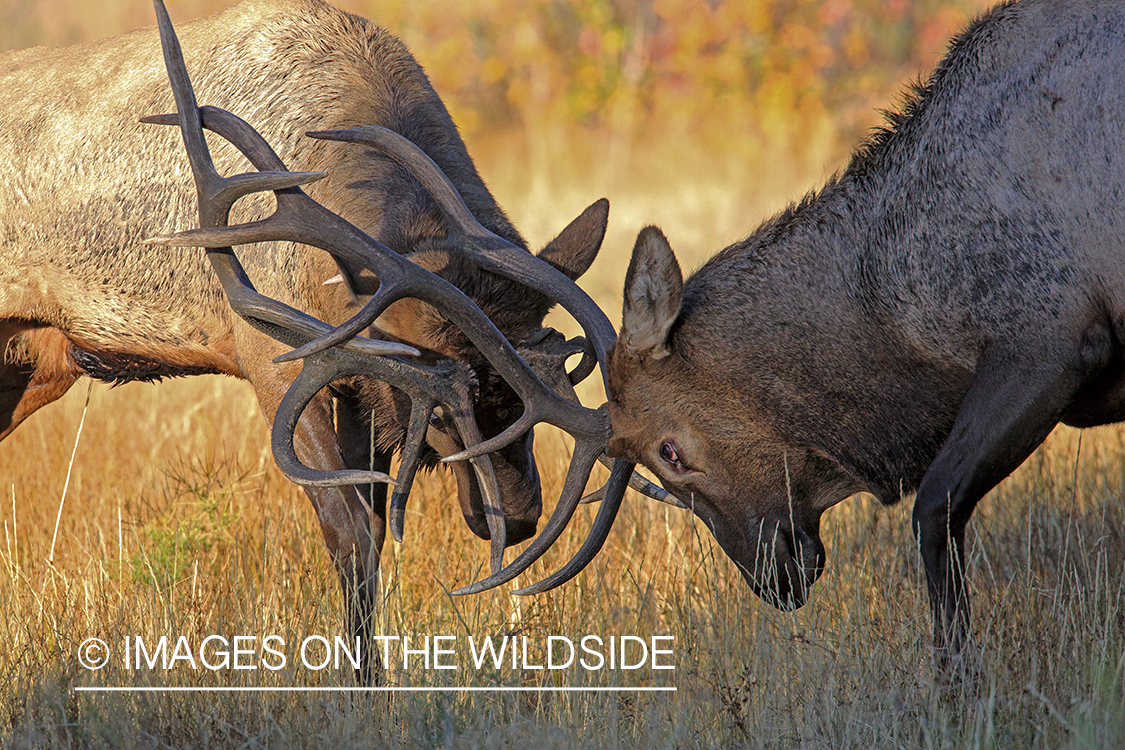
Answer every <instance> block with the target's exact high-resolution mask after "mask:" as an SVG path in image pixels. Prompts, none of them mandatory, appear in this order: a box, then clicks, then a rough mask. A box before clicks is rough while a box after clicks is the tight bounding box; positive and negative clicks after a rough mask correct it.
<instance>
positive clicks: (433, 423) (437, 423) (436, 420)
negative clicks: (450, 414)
mask: <svg viewBox="0 0 1125 750" xmlns="http://www.w3.org/2000/svg"><path fill="white" fill-rule="evenodd" d="M430 427H433V428H434V429H435V430H444V429H445V420H444V419H442V418H441V415H439V414H438V413H437V412H436V411H435V412H432V413H431V414H430Z"/></svg>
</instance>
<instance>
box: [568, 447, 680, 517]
mask: <svg viewBox="0 0 1125 750" xmlns="http://www.w3.org/2000/svg"><path fill="white" fill-rule="evenodd" d="M598 463H600V464H601V465H602V466H605V467H606V468H607V469H612V468H613V459H612V458H610V457H609V456H606V455H601V456H598ZM629 487H630V488H631V489H634V490H636V491H637V492H639V493H641V494H642V495H645V496H646V497H651V498H652V499H653V500H656V501H657V502H660V503H665V504H667V505H671V506H673V507H675V508H683V509H684V510H688V507H687V506H686V505H684V504H683V503H682V502H680V499H679V498H677V497H676V496H675V495H673V494H672V493H671V492H668V491H667V490H666V489H664V488H663V487H660V486H659V485H655V484H653V483H652V482H650V481H648V480H647V479H645V478H644V477H643V476H641V475H640V474H639V473H637V472H635V471H634V472H633V475H632V476H630V477H629ZM605 490H606V486H604V485H603V486H602V487H601V488H600V489H598V490H595V491H594V492H591V493H590V494H589V495H587V496H586V497H584V498H582V504H583V505H586V504H587V503H596V502H600V501H601V499H602V497H603V495H604V494H605Z"/></svg>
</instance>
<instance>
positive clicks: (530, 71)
mask: <svg viewBox="0 0 1125 750" xmlns="http://www.w3.org/2000/svg"><path fill="white" fill-rule="evenodd" d="M232 4H233V3H232V2H231V1H230V0H171V1H170V2H169V3H168V5H169V10H170V13H171V15H172V19H173V21H174V22H182V21H186V20H188V19H192V18H197V17H199V16H203V15H207V14H210V13H216V12H219V11H221V10H223V9H224V8H226V7H229V6H230V5H232ZM336 4H337V5H339V6H341V7H343V8H345V9H346V10H349V11H351V12H354V13H358V14H360V15H363V16H365V17H367V18H369V19H371V20H373V21H375V22H376V23H378V24H380V25H381V26H383V27H384V28H386V29H389V30H391V31H392V32H394V33H395V34H397V35H398V36H400V37H401V38H402V39H403V41H405V42H406V44H407V45H408V47H409V48H410V49H411V50H412V51H413V53H414V55H415V56H416V57H417V59H418V60H419V62H421V64H422V66H423V67H424V68H425V69H426V71H427V73H428V74H429V76H430V78H431V80H432V81H433V84H434V86H435V88H436V89H437V91H438V94H439V95H440V96H441V97H442V98H443V99H444V101H445V103H446V105H447V106H448V107H449V109H450V111H451V112H452V115H453V119H454V121H455V122H456V123H457V124H458V126H459V127H460V129H461V132H462V134H463V136H464V138H465V140H466V141H467V143H468V145H469V151H470V153H471V154H472V155H473V156H474V158H475V159H476V161H477V163H478V167H479V168H480V170H481V172H482V174H483V176H484V178H485V180H486V181H487V182H488V183H489V184H490V186H491V187H492V188H493V190H494V192H495V193H496V195H497V198H498V200H499V201H500V204H501V205H502V206H504V207H505V208H506V209H507V210H508V211H509V213H510V214H511V215H512V216H513V218H514V219H515V221H516V223H517V225H518V226H519V227H520V228H521V229H522V230H523V231H524V232H525V234H526V236H528V238H529V240H531V242H532V244H533V245H536V246H538V245H541V244H542V243H544V242H546V241H547V240H549V239H550V238H551V237H552V236H553V235H554V234H555V233H556V232H557V231H558V230H559V229H561V228H562V226H564V225H565V223H566V221H568V220H569V219H570V218H571V217H573V216H574V215H576V214H577V213H578V212H579V211H580V210H581V209H582V208H583V207H584V206H586V205H587V204H589V203H590V202H592V201H593V200H596V199H597V198H599V197H602V196H603V195H604V196H607V197H609V198H610V199H611V202H612V204H613V210H612V212H611V217H610V218H611V232H610V241H609V243H608V244H607V246H606V250H605V256H606V257H605V258H603V259H602V261H601V262H600V263H599V265H597V266H595V275H594V277H592V278H591V279H589V280H588V281H587V286H590V287H591V291H593V292H594V293H595V294H596V295H598V296H602V295H603V294H604V295H607V296H608V297H609V298H610V299H614V298H616V297H619V295H620V289H619V284H620V279H621V277H622V275H623V271H624V266H625V263H626V262H627V254H628V251H629V249H631V247H632V239H633V238H634V237H635V236H636V232H637V230H639V229H640V227H641V226H642V225H644V224H646V223H656V224H660V225H661V226H662V227H663V228H664V229H665V231H666V232H667V233H668V235H669V239H670V240H671V242H672V244H673V247H674V248H676V250H677V252H678V253H679V254H680V256H681V258H685V259H686V262H685V266H687V267H689V268H690V267H692V266H693V265H696V264H697V262H698V260H699V259H700V258H703V257H706V256H709V255H710V254H712V253H713V252H715V251H717V250H719V249H720V248H721V247H723V246H725V245H726V244H729V243H730V242H732V241H734V240H736V239H738V238H740V237H741V236H743V235H745V234H746V233H748V232H749V231H751V230H752V229H753V228H754V227H755V226H756V225H757V224H758V223H759V221H760V220H761V219H762V218H764V217H765V216H767V215H768V214H769V213H772V212H773V211H774V210H776V209H777V208H779V207H780V206H782V205H784V204H785V203H786V202H788V201H790V200H793V199H794V198H797V197H799V196H800V195H801V194H803V193H804V192H806V191H808V190H809V189H811V188H813V187H814V186H815V185H816V184H817V183H819V182H820V181H822V180H823V178H824V177H825V176H827V175H829V174H831V173H832V172H834V171H836V170H837V169H839V168H840V167H842V166H843V164H844V162H845V160H846V158H847V155H848V153H849V152H850V151H851V149H852V148H853V147H854V144H855V143H856V142H857V141H858V140H859V139H860V138H862V137H863V136H864V135H865V133H867V132H868V131H869V130H870V129H871V128H872V127H874V126H876V125H878V124H880V122H881V120H882V117H881V115H880V113H879V110H880V109H886V108H893V107H895V106H897V105H898V103H899V102H900V101H901V96H902V92H903V91H904V88H905V87H904V84H905V83H906V82H908V81H911V80H915V79H918V78H919V77H921V76H924V75H926V74H927V73H928V71H929V70H930V69H931V68H932V67H933V65H934V64H935V63H936V62H937V60H938V59H939V58H940V56H941V55H942V54H943V52H944V50H945V47H946V44H947V42H948V39H949V38H950V36H952V35H953V34H955V33H956V32H957V31H959V30H960V29H961V28H963V27H964V25H965V24H966V23H967V19H969V18H971V17H972V16H973V15H974V14H975V13H976V12H977V11H978V10H979V9H980V8H982V7H983V6H984V5H985V3H984V2H982V1H981V0H743V1H740V2H718V1H717V0H707V1H705V2H704V1H699V0H696V1H694V2H685V1H684V0H530V1H529V2H525V1H524V0H467V1H465V2H458V3H448V2H444V1H443V2H432V1H426V0H380V1H378V2H376V1H374V0H342V1H341V2H337V3H336ZM152 13H153V11H152V7H151V4H150V3H149V2H148V1H147V0H113V2H104V1H101V2H98V1H95V2H91V1H90V0H31V1H24V0H0V18H2V19H3V22H2V23H0V50H6V49H12V48H17V47H26V46H33V45H41V44H45V45H68V44H73V43H77V42H81V41H85V40H90V39H95V38H99V37H103V36H109V35H112V34H116V33H119V32H122V31H125V30H128V29H131V28H136V27H139V26H147V25H151V24H152V23H153V15H152ZM609 307H611V308H614V309H616V307H617V304H616V302H611V303H610V304H609Z"/></svg>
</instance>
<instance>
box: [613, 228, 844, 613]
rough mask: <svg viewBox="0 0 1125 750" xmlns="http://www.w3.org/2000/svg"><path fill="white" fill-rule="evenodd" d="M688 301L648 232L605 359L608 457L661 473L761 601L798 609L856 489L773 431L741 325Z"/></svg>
mask: <svg viewBox="0 0 1125 750" xmlns="http://www.w3.org/2000/svg"><path fill="white" fill-rule="evenodd" d="M692 302H693V299H692V295H691V294H690V292H689V294H687V295H685V287H684V281H683V276H682V274H681V272H680V267H679V264H678V263H677V262H676V258H675V255H674V254H673V253H672V249H671V248H670V247H669V245H668V241H667V240H666V239H665V238H664V235H663V234H662V233H661V232H660V230H658V229H656V228H655V227H648V228H646V229H644V230H643V231H642V232H641V234H640V236H639V237H638V238H637V244H636V247H635V248H634V250H633V257H632V260H631V262H630V264H629V271H628V274H627V275H626V278H625V294H624V311H623V317H622V324H621V337H620V339H619V340H618V341H617V343H616V345H615V346H614V347H613V349H612V350H611V351H610V354H609V382H608V394H609V414H610V420H611V423H612V425H613V433H612V437H611V438H610V441H609V453H610V455H613V456H617V457H620V458H625V459H627V460H629V461H635V462H638V463H642V464H644V465H645V466H647V467H648V468H649V469H651V470H652V471H653V472H655V473H656V475H657V476H658V477H659V478H660V480H661V483H662V484H663V485H664V487H665V489H667V490H668V491H669V492H671V493H672V494H673V495H675V496H676V497H677V498H679V499H680V501H681V502H683V503H684V504H685V505H687V506H688V507H690V508H692V510H693V511H694V512H695V514H696V515H698V516H699V517H700V518H701V519H702V520H703V521H704V523H706V524H707V526H708V527H709V528H710V529H711V532H712V533H713V534H714V535H715V539H716V540H717V541H718V542H719V544H720V546H722V548H723V550H724V551H725V552H726V553H727V554H728V555H729V556H730V557H731V559H733V560H734V562H735V563H736V564H737V565H738V567H739V568H740V570H741V572H742V575H743V577H744V578H745V579H746V581H747V582H748V583H749V584H750V586H751V587H752V588H753V589H754V591H755V592H756V593H757V594H758V595H759V596H761V597H762V598H763V599H765V600H766V601H768V602H770V603H771V604H773V605H775V606H777V607H779V608H782V609H791V608H795V607H799V606H801V605H802V604H804V602H805V600H806V598H807V595H808V590H809V587H811V586H812V584H813V583H814V582H815V581H816V579H817V578H818V577H819V576H820V573H821V571H822V570H823V567H824V545H823V544H822V543H821V541H820V533H819V528H820V516H821V514H822V513H823V511H824V510H825V509H826V508H827V507H829V506H831V505H833V504H835V503H836V502H839V501H840V500H842V499H844V498H845V497H847V496H848V495H850V494H852V493H853V492H854V491H855V490H856V489H857V488H856V486H855V483H854V482H853V481H852V480H851V479H850V478H849V477H848V476H847V475H845V474H844V473H843V472H841V471H840V470H839V469H838V468H837V467H836V465H835V463H834V462H832V461H830V460H829V459H828V458H826V457H824V456H822V455H820V454H819V453H817V452H816V451H814V450H810V449H808V448H806V447H804V446H802V445H801V444H800V443H799V442H798V441H796V440H794V439H792V438H790V437H786V435H787V434H789V432H788V431H783V430H780V429H778V427H779V425H778V423H777V422H778V421H777V419H776V418H775V417H774V416H772V415H774V414H776V409H771V408H768V405H767V404H766V403H765V402H764V401H763V400H759V399H758V398H756V395H755V392H754V388H753V385H752V384H753V383H754V382H755V379H756V378H757V379H762V378H768V377H769V373H768V371H757V372H755V371H754V369H753V367H750V368H748V369H747V370H737V371H736V370H734V369H732V368H733V367H734V365H733V364H732V363H734V362H735V361H736V360H737V361H747V356H746V354H745V351H743V349H744V348H745V347H746V346H751V347H752V346H753V342H747V341H746V340H745V336H744V335H742V334H740V332H739V331H737V330H734V328H735V327H736V321H732V320H731V319H729V318H727V319H722V320H720V319H717V318H716V317H715V316H702V315H695V314H693V306H692ZM732 350H738V351H739V356H738V357H734V356H731V354H732ZM750 361H752V358H750ZM748 384H751V385H749V387H748Z"/></svg>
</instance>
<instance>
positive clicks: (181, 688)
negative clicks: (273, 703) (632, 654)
mask: <svg viewBox="0 0 1125 750" xmlns="http://www.w3.org/2000/svg"><path fill="white" fill-rule="evenodd" d="M74 691H75V692H78V693H626V692H628V693H674V692H676V688H674V687H469V686H464V687H287V686H281V687H267V686H251V687H222V686H220V687H191V686H186V685H173V686H165V687H76V688H74Z"/></svg>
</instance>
